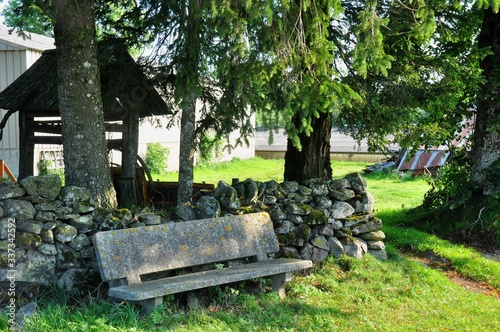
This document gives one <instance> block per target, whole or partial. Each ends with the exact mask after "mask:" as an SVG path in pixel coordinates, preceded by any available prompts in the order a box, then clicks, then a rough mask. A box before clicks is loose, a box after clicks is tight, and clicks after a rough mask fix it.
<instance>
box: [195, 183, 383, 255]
mask: <svg viewBox="0 0 500 332" xmlns="http://www.w3.org/2000/svg"><path fill="white" fill-rule="evenodd" d="M367 189H368V186H367V182H366V180H365V179H364V178H363V177H362V176H361V175H360V174H358V173H355V174H349V175H347V176H346V177H345V178H343V179H340V180H321V179H312V180H309V181H308V182H307V183H306V184H305V185H299V184H298V183H297V182H293V181H285V182H283V183H281V184H278V183H277V182H276V181H268V182H256V181H253V180H252V179H247V180H245V181H243V182H238V183H236V184H235V185H233V186H229V185H228V184H226V183H224V182H222V181H221V182H219V184H218V186H217V188H216V190H215V192H214V195H213V196H214V197H213V198H209V197H206V198H204V199H203V200H200V201H199V202H198V203H197V205H196V208H195V212H196V215H197V216H199V217H204V218H207V217H214V215H212V216H207V214H206V213H204V212H203V211H219V213H217V216H218V215H220V214H222V215H223V214H224V213H235V212H236V211H240V210H244V211H245V212H253V211H267V212H269V214H270V216H271V219H272V221H273V223H274V230H275V232H276V235H277V237H278V240H279V242H280V248H281V250H280V255H281V256H282V257H290V258H302V259H311V260H312V261H313V262H315V263H318V262H321V261H323V260H325V259H326V258H327V257H328V255H333V256H335V257H340V256H341V255H343V254H346V255H348V256H352V257H361V256H363V255H364V254H366V253H370V254H372V255H374V256H376V257H377V258H380V259H387V254H386V251H385V245H384V242H383V240H384V238H385V234H384V233H383V231H382V230H381V229H382V221H381V220H380V219H379V218H377V217H375V216H374V215H373V207H374V198H373V196H372V195H371V194H370V193H369V192H368V191H367ZM214 198H215V199H216V200H217V201H218V202H219V203H220V209H221V210H222V211H220V209H219V210H217V202H215V201H214ZM200 202H202V203H201V204H200ZM214 206H215V208H214Z"/></svg>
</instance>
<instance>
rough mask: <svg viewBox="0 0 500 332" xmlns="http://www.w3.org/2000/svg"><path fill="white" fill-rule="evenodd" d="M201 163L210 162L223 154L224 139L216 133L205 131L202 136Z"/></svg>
mask: <svg viewBox="0 0 500 332" xmlns="http://www.w3.org/2000/svg"><path fill="white" fill-rule="evenodd" d="M200 152H201V158H200V163H201V164H203V165H207V164H210V163H212V162H213V161H214V159H217V158H219V157H220V156H221V155H222V139H221V138H220V137H217V136H216V135H211V134H208V133H203V134H202V135H201V137H200Z"/></svg>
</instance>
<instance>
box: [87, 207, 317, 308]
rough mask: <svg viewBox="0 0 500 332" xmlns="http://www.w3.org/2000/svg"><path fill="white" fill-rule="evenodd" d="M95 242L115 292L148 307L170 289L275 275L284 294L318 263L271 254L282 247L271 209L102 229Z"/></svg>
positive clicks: (276, 285)
mask: <svg viewBox="0 0 500 332" xmlns="http://www.w3.org/2000/svg"><path fill="white" fill-rule="evenodd" d="M93 241H94V245H95V248H96V253H97V262H98V265H99V269H100V273H101V277H102V279H103V280H104V281H109V282H110V288H109V296H111V297H113V298H118V299H124V300H128V301H139V302H140V303H141V305H142V307H143V308H144V310H145V311H146V312H150V311H151V310H152V309H153V308H154V307H155V306H156V305H159V304H161V303H162V302H163V296H165V295H168V294H175V293H181V292H186V291H192V290H196V289H200V288H205V287H209V286H215V285H222V284H227V283H232V282H238V281H242V280H248V279H254V278H261V277H270V278H271V279H272V287H273V290H275V291H278V292H279V293H280V296H283V294H284V287H285V285H286V284H287V283H288V281H289V280H290V278H291V272H293V271H297V270H301V269H305V268H309V267H311V266H312V262H311V261H309V260H300V259H285V258H281V259H269V258H268V254H273V253H276V252H277V251H278V250H279V247H278V242H277V239H276V235H275V233H274V230H273V225H272V222H271V220H270V218H269V215H268V214H267V213H253V214H246V215H240V216H230V217H222V218H215V219H202V220H192V221H187V222H179V223H170V224H162V225H158V226H148V227H138V228H130V229H123V230H115V231H106V232H98V233H96V234H95V235H94V237H93ZM242 258H244V259H245V261H248V262H249V263H248V264H235V265H232V266H231V264H229V265H230V266H227V267H224V268H215V269H212V270H207V271H200V272H194V273H188V274H181V275H175V274H174V275H173V276H169V277H164V278H160V279H156V280H147V281H146V279H148V277H147V276H151V274H154V273H159V272H161V273H164V272H165V271H175V270H179V269H186V268H191V267H199V266H206V265H207V264H213V266H214V267H215V263H223V262H230V263H231V262H234V261H235V260H238V262H240V261H241V259H242ZM225 265H228V264H225ZM143 279H144V280H143Z"/></svg>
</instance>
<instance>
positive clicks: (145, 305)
mask: <svg viewBox="0 0 500 332" xmlns="http://www.w3.org/2000/svg"><path fill="white" fill-rule="evenodd" d="M139 303H140V304H141V308H142V310H144V312H145V313H146V314H148V315H149V314H150V313H151V311H153V309H154V308H155V307H156V306H159V305H160V304H163V296H159V297H155V298H152V299H147V300H142V301H140V302H139Z"/></svg>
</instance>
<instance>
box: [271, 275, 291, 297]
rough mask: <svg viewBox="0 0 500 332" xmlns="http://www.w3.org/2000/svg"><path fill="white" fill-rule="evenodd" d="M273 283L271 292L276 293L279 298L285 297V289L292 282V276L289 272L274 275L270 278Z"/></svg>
mask: <svg viewBox="0 0 500 332" xmlns="http://www.w3.org/2000/svg"><path fill="white" fill-rule="evenodd" d="M271 280H272V283H273V291H275V292H278V295H279V297H280V298H284V297H285V287H286V285H287V284H288V283H289V282H290V281H291V280H292V274H291V273H290V272H287V273H281V274H276V275H274V276H271Z"/></svg>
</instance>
